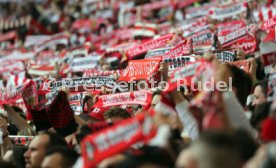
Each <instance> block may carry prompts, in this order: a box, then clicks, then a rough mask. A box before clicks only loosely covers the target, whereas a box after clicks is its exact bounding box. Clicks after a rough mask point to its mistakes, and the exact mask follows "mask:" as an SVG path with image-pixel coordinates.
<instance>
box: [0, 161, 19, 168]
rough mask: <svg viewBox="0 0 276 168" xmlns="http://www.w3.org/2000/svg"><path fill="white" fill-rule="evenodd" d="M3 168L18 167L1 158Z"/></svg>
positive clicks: (0, 162) (0, 163)
mask: <svg viewBox="0 0 276 168" xmlns="http://www.w3.org/2000/svg"><path fill="white" fill-rule="evenodd" d="M0 165H1V168H16V167H15V166H14V165H13V164H12V163H10V162H7V161H3V160H0Z"/></svg>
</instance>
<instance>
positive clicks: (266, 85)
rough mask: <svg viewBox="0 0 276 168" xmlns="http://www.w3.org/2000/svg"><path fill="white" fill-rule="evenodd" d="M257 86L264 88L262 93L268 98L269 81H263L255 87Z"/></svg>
mask: <svg viewBox="0 0 276 168" xmlns="http://www.w3.org/2000/svg"><path fill="white" fill-rule="evenodd" d="M256 86H260V87H261V88H262V92H263V94H264V95H265V97H266V96H267V92H268V80H267V79H264V80H261V81H259V82H257V83H256V84H255V87H256Z"/></svg>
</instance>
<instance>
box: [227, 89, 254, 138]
mask: <svg viewBox="0 0 276 168" xmlns="http://www.w3.org/2000/svg"><path fill="white" fill-rule="evenodd" d="M223 101H224V104H225V109H226V113H227V115H228V119H229V122H230V124H231V126H232V127H233V128H243V129H245V130H246V131H248V132H249V133H250V134H251V135H252V136H253V137H256V136H257V132H256V130H254V129H253V128H252V126H251V125H250V123H249V120H248V119H247V118H246V116H245V113H244V110H243V108H242V106H241V104H240V103H239V102H238V100H237V98H236V96H235V95H234V93H233V92H231V91H228V92H224V93H223Z"/></svg>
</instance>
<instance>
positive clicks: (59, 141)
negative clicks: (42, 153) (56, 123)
mask: <svg viewBox="0 0 276 168" xmlns="http://www.w3.org/2000/svg"><path fill="white" fill-rule="evenodd" d="M39 135H47V136H48V137H49V142H48V144H47V148H52V147H55V146H64V147H67V146H68V144H67V142H66V141H65V139H64V138H63V137H62V136H61V135H59V134H57V133H52V132H49V131H44V132H42V133H40V134H39Z"/></svg>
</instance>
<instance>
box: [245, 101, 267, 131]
mask: <svg viewBox="0 0 276 168" xmlns="http://www.w3.org/2000/svg"><path fill="white" fill-rule="evenodd" d="M271 104H272V103H271V102H265V103H262V104H260V105H258V106H257V107H256V108H255V110H254V111H253V113H252V116H251V119H250V123H251V125H252V126H253V127H254V128H255V129H257V130H260V128H261V123H262V121H263V120H264V119H266V118H267V117H268V114H269V109H270V106H271Z"/></svg>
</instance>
